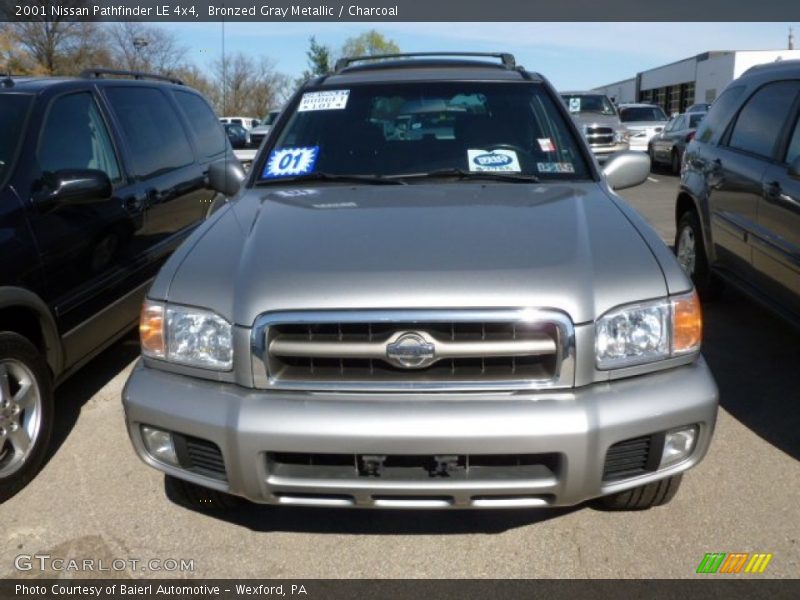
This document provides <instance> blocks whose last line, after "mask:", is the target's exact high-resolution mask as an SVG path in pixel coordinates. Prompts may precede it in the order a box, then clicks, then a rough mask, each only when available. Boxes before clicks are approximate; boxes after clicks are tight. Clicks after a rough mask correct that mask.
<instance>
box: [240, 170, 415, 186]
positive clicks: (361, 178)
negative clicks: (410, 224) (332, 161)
mask: <svg viewBox="0 0 800 600" xmlns="http://www.w3.org/2000/svg"><path fill="white" fill-rule="evenodd" d="M304 181H341V182H344V183H366V184H369V185H407V184H406V182H405V181H402V180H399V179H388V178H386V177H384V176H383V175H355V174H351V175H347V174H345V175H339V174H337V173H322V172H313V173H306V174H305V175H294V176H289V177H275V178H271V179H260V180H258V181H257V182H256V185H272V184H282V183H297V182H304Z"/></svg>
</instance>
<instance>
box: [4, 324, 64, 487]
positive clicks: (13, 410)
mask: <svg viewBox="0 0 800 600" xmlns="http://www.w3.org/2000/svg"><path fill="white" fill-rule="evenodd" d="M53 416H54V406H53V386H52V378H51V376H50V369H49V368H48V366H47V363H46V362H45V360H44V358H43V357H42V355H41V353H40V352H39V351H38V350H37V349H36V347H35V346H34V345H33V344H31V343H30V342H29V341H28V340H27V339H26V338H24V337H22V336H21V335H19V334H16V333H10V332H2V333H0V502H4V501H6V500H8V499H9V498H11V497H12V496H13V495H15V494H16V493H17V492H19V491H20V490H21V489H22V488H24V487H25V486H26V485H27V484H28V483H29V482H30V481H31V480H32V479H33V477H34V476H35V475H36V473H37V472H38V471H39V468H40V467H41V466H42V462H43V461H44V458H45V455H46V453H47V447H48V444H49V442H50V436H51V434H52V432H53Z"/></svg>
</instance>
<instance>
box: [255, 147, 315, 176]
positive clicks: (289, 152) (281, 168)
mask: <svg viewBox="0 0 800 600" xmlns="http://www.w3.org/2000/svg"><path fill="white" fill-rule="evenodd" d="M318 154H319V146H308V147H301V148H281V149H280V150H273V151H272V154H270V155H269V159H268V160H267V166H266V167H264V173H262V177H264V178H270V177H287V176H292V175H305V174H306V173H311V171H313V170H314V164H315V163H316V162H317V155H318Z"/></svg>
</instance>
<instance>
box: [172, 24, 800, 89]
mask: <svg viewBox="0 0 800 600" xmlns="http://www.w3.org/2000/svg"><path fill="white" fill-rule="evenodd" d="M789 25H793V26H794V31H795V39H796V40H797V43H798V44H800V26H799V25H798V24H797V23H794V24H792V23H391V22H384V23H286V22H281V23H270V22H264V23H259V22H248V23H225V25H224V28H223V24H222V23H169V24H162V25H160V26H161V27H163V28H165V29H167V30H169V31H172V32H173V33H174V34H175V35H176V36H177V37H178V38H179V40H180V42H181V43H182V44H183V45H185V46H187V47H188V48H189V57H190V58H192V59H193V60H194V62H196V63H197V64H198V66H201V67H203V66H204V65H206V64H208V63H210V62H211V61H213V60H214V59H216V58H218V57H219V56H221V54H222V49H223V43H222V41H223V35H224V40H225V44H224V48H225V52H227V53H231V52H244V53H245V54H250V55H253V56H254V57H260V56H267V57H269V58H271V59H272V60H273V61H274V62H275V66H276V69H277V70H278V71H281V72H283V73H286V74H287V75H290V76H292V77H297V76H299V75H300V74H301V73H302V71H303V70H304V69H305V68H306V62H307V61H306V54H305V53H306V50H307V49H308V38H309V37H310V36H311V35H314V36H315V37H316V39H317V41H318V42H320V43H322V44H325V45H327V46H330V47H331V48H333V49H334V50H336V49H338V48H340V47H341V45H342V43H343V42H344V40H346V39H347V38H348V37H351V36H354V35H358V34H359V33H362V32H364V31H368V30H370V29H376V30H378V31H380V32H381V33H382V34H384V35H385V36H386V37H388V38H390V39H392V40H394V41H395V42H396V43H397V44H398V46H399V47H400V49H401V50H402V51H404V52H423V51H433V50H435V51H441V50H447V51H477V52H500V51H502V52H511V53H512V54H514V55H515V56H516V58H517V63H518V64H522V65H524V66H525V67H526V68H527V69H528V70H531V71H538V72H539V73H542V74H543V75H545V76H546V77H547V78H548V79H550V81H551V82H552V83H553V85H554V86H555V87H556V88H557V89H586V88H593V87H598V86H601V85H605V84H609V83H613V82H616V81H620V80H622V79H628V78H630V77H633V76H634V75H635V74H636V73H637V72H639V71H644V70H647V69H650V68H652V67H657V66H661V65H663V64H667V63H670V62H674V61H677V60H681V59H683V58H687V57H690V56H694V55H695V54H699V53H701V52H705V51H708V50H777V49H783V48H786V47H787V41H788V28H789ZM796 47H797V46H796Z"/></svg>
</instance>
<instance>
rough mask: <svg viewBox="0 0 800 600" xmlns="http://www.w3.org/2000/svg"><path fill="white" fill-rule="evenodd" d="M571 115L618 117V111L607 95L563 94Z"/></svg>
mask: <svg viewBox="0 0 800 600" xmlns="http://www.w3.org/2000/svg"><path fill="white" fill-rule="evenodd" d="M561 97H562V98H563V99H564V103H565V104H566V105H567V108H568V109H569V112H571V113H585V112H588V113H597V114H600V115H616V114H617V110H616V109H615V108H614V105H613V104H611V100H609V99H608V98H607V97H606V96H605V94H561Z"/></svg>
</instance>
